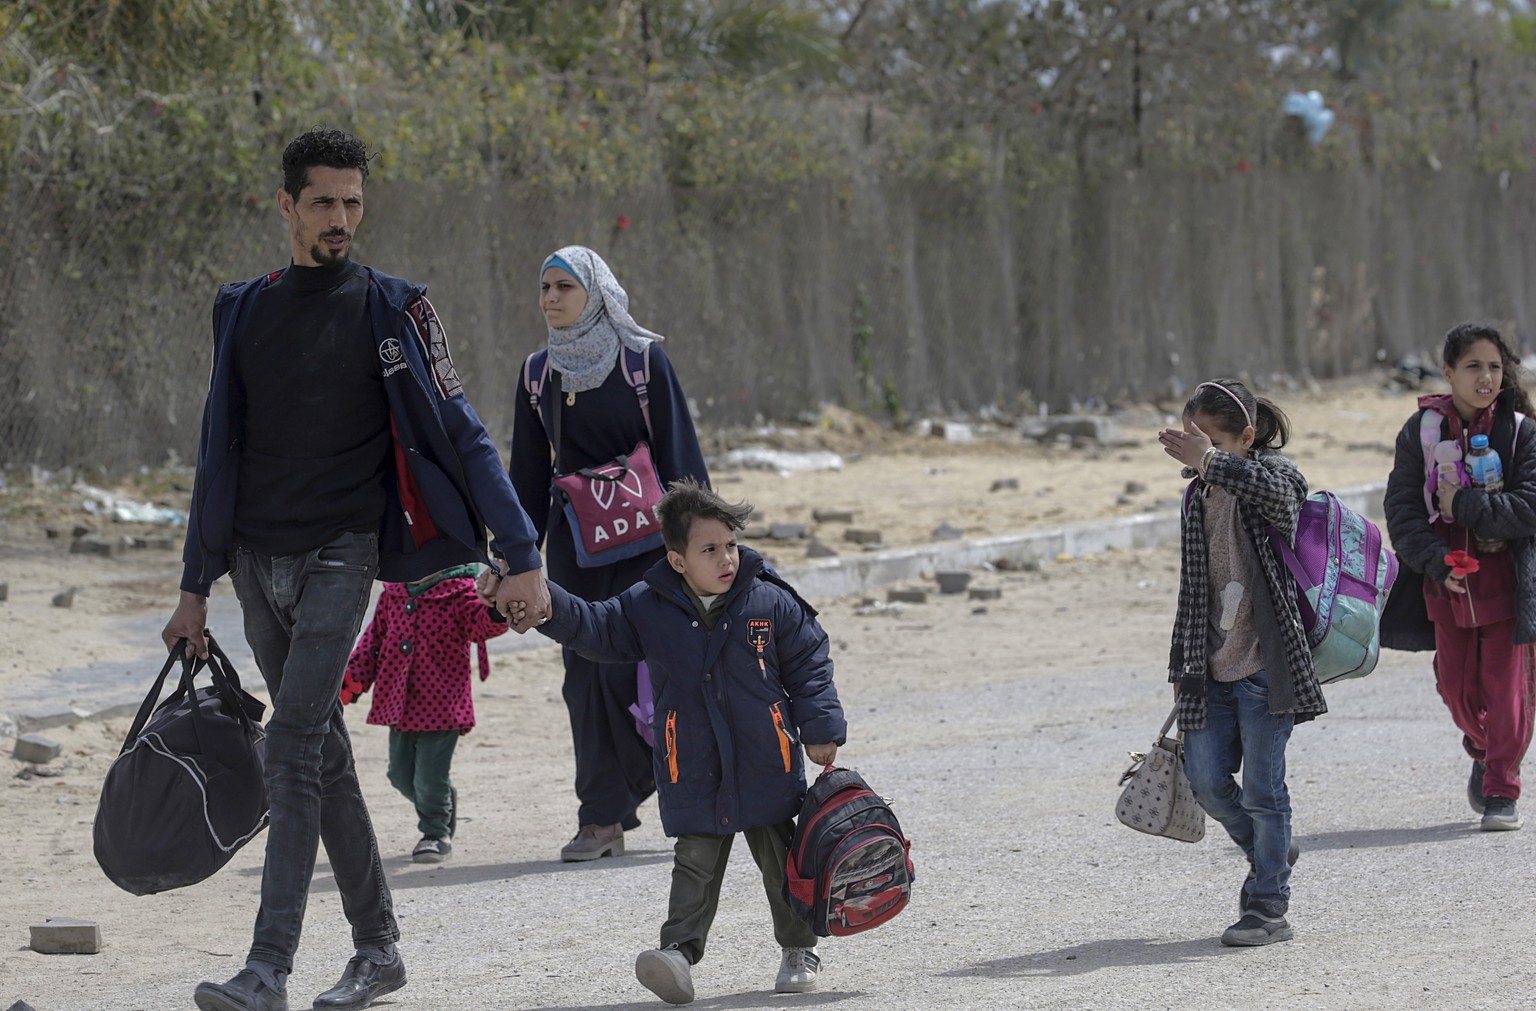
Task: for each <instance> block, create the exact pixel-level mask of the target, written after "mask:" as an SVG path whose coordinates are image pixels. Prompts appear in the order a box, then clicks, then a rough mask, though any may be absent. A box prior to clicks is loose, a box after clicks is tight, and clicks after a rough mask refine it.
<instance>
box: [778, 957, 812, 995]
mask: <svg viewBox="0 0 1536 1011" xmlns="http://www.w3.org/2000/svg"><path fill="white" fill-rule="evenodd" d="M820 968H821V958H820V956H818V955H817V954H816V949H815V948H785V949H784V956H783V957H782V958H781V959H779V976H778V978H777V979H775V980H774V981H773V992H774V993H810V992H811V991H812V990H814V989H816V970H818V969H820Z"/></svg>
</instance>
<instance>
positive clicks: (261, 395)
mask: <svg viewBox="0 0 1536 1011" xmlns="http://www.w3.org/2000/svg"><path fill="white" fill-rule="evenodd" d="M367 292H368V273H367V271H366V270H364V269H363V268H362V266H360V265H358V264H355V263H352V262H350V261H349V262H347V263H345V264H343V265H341V266H340V267H301V266H298V265H294V266H290V267H289V268H288V270H287V271H285V272H284V274H283V276H282V278H281V279H279V280H278V281H277V283H275V284H273V285H271V286H270V287H268V288H267V289H266V290H264V291H262V292H261V294H260V295H259V296H258V297H257V299H256V304H255V306H254V307H253V309H252V310H251V317H250V319H249V320H247V322H246V325H245V327H244V329H243V331H242V332H241V333H240V334H239V336H238V338H237V341H236V345H235V359H236V360H235V376H236V378H237V381H238V383H239V387H240V391H239V392H240V397H241V399H242V400H243V401H244V405H245V418H244V424H243V426H242V428H243V437H242V444H241V451H240V479H239V481H240V483H239V488H238V491H237V495H236V506H235V531H234V532H235V543H236V544H237V545H239V546H240V547H244V548H250V549H252V550H254V551H260V552H262V553H264V554H270V555H291V554H299V553H301V552H305V551H309V550H312V549H314V548H318V547H320V546H322V545H324V544H327V543H329V542H330V541H332V540H334V539H335V538H336V537H338V536H340V535H341V534H344V533H349V532H362V531H366V532H374V531H377V530H378V528H379V522H380V520H381V518H382V517H383V515H384V473H385V465H386V463H387V460H388V454H389V452H390V447H391V445H392V442H391V439H390V431H389V406H388V402H387V400H386V398H385V394H384V381H383V368H384V366H383V363H382V361H381V358H380V355H381V351H380V349H378V348H375V347H374V346H373V329H372V327H371V326H370V321H369V319H368V301H367Z"/></svg>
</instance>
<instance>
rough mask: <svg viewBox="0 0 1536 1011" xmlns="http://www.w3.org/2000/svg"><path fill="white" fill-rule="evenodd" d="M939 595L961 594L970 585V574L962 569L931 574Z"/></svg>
mask: <svg viewBox="0 0 1536 1011" xmlns="http://www.w3.org/2000/svg"><path fill="white" fill-rule="evenodd" d="M933 578H934V581H935V582H937V583H938V584H939V592H940V593H963V592H965V588H966V587H967V586H969V585H970V584H971V574H970V573H969V572H967V571H965V570H964V569H949V570H942V569H941V570H940V571H938V572H935V573H934V574H933Z"/></svg>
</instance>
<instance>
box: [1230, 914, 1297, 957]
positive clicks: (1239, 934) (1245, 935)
mask: <svg viewBox="0 0 1536 1011" xmlns="http://www.w3.org/2000/svg"><path fill="white" fill-rule="evenodd" d="M1291 936H1292V935H1291V925H1290V924H1289V923H1287V922H1286V919H1285V917H1283V916H1265V915H1264V914H1263V913H1254V912H1247V913H1244V914H1243V918H1242V919H1241V920H1238V921H1237V922H1236V923H1234V924H1232V926H1230V927H1228V928H1227V929H1226V931H1225V932H1224V933H1223V934H1222V935H1221V943H1222V944H1225V945H1226V946H1227V947H1229V948H1257V947H1258V946H1259V945H1261V944H1274V943H1275V942H1276V941H1289V940H1290V939H1291Z"/></svg>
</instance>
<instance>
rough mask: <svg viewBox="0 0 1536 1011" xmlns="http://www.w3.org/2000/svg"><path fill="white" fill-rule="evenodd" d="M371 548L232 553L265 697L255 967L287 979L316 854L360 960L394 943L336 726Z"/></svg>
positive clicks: (385, 893) (340, 728)
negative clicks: (266, 814) (325, 861)
mask: <svg viewBox="0 0 1536 1011" xmlns="http://www.w3.org/2000/svg"><path fill="white" fill-rule="evenodd" d="M378 558H379V548H378V537H377V536H376V535H374V534H342V535H341V536H340V537H338V538H336V539H335V540H333V541H332V542H331V543H329V544H327V545H326V546H325V547H323V548H317V549H315V550H314V551H308V552H305V553H304V554H299V555H280V556H277V557H273V556H271V555H263V554H260V553H259V552H255V551H248V550H246V549H244V548H240V549H237V550H236V551H235V552H234V558H233V559H232V566H231V570H230V572H231V580H232V582H233V583H234V585H235V593H236V595H237V596H238V597H239V598H240V608H241V610H242V611H243V612H244V615H245V639H246V642H248V643H249V644H250V647H251V652H252V653H254V654H255V656H256V666H257V667H259V668H260V669H261V676H262V678H263V679H265V680H266V683H267V691H268V692H269V693H270V695H271V697H272V715H271V718H270V719H268V720H267V726H266V731H267V741H266V784H267V801H268V803H269V804H270V805H271V809H272V820H271V823H270V825H269V827H268V828H267V862H266V866H265V868H264V869H263V871H262V876H261V910H260V912H258V913H257V914H256V930H255V935H254V938H253V940H252V942H251V954H250V957H251V958H253V959H261V960H262V961H264V962H269V963H271V964H272V965H275V966H277V967H278V968H280V969H283V970H286V971H292V969H293V956H294V952H295V951H296V950H297V949H298V946H299V930H300V928H301V927H302V926H303V925H304V908H305V903H306V901H307V899H308V898H309V883H310V879H311V878H313V877H314V873H315V856H316V850H317V848H318V845H319V843H320V842H321V841H322V840H323V841H324V842H325V852H326V855H327V856H328V857H329V858H330V862H331V868H332V872H333V873H334V874H335V876H336V885H337V889H338V891H339V892H340V893H341V905H342V909H343V910H344V911H345V912H346V915H347V920H348V921H349V922H350V923H351V924H352V941H353V944H355V945H356V946H357V947H359V948H369V947H378V946H383V945H386V944H390V943H393V942H394V941H396V940H398V939H399V937H400V931H399V928H398V927H397V926H396V924H395V917H394V912H393V907H392V902H391V899H390V894H389V885H388V884H386V883H385V880H384V868H383V867H382V866H381V865H380V863H379V847H378V843H377V842H376V841H375V839H374V835H373V823H372V822H371V821H370V820H369V818H368V807H367V805H366V804H364V803H363V795H362V791H361V790H360V788H359V787H358V783H357V771H356V770H355V768H354V767H353V765H352V743H351V740H350V739H349V738H348V737H347V728H346V725H345V724H344V723H343V722H342V718H341V703H340V701H339V700H338V698H337V695H338V693H339V692H340V690H341V675H342V672H343V670H345V668H346V664H347V657H348V656H349V655H350V654H351V651H352V644H353V643H354V642H355V641H356V639H357V633H358V630H359V629H360V628H361V627H362V623H363V615H364V613H365V612H366V611H367V610H368V596H369V591H370V589H371V588H372V585H373V577H374V574H375V573H376V572H377V571H378V564H379V563H378Z"/></svg>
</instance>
